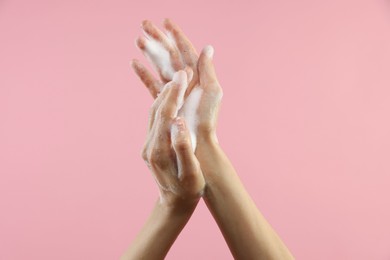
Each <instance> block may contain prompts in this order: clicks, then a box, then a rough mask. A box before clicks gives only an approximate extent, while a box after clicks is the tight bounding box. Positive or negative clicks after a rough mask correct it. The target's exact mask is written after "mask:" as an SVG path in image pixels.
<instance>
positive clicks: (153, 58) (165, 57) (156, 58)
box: [144, 33, 175, 80]
mask: <svg viewBox="0 0 390 260" xmlns="http://www.w3.org/2000/svg"><path fill="white" fill-rule="evenodd" d="M145 34H146V35H147V33H145ZM144 53H145V56H146V58H148V59H149V61H150V62H151V63H152V65H153V66H154V67H155V69H156V70H157V71H160V72H161V74H162V76H163V77H164V78H165V79H167V80H171V79H172V78H173V74H174V73H175V70H174V69H173V67H172V63H171V57H170V54H169V51H168V50H167V49H165V48H164V46H163V45H162V44H161V43H160V42H158V41H156V40H155V39H153V38H152V37H147V38H146V40H145V52H144Z"/></svg>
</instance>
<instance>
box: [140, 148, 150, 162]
mask: <svg viewBox="0 0 390 260" xmlns="http://www.w3.org/2000/svg"><path fill="white" fill-rule="evenodd" d="M141 157H142V159H143V160H144V161H146V162H147V161H149V158H148V150H147V148H146V147H144V148H143V149H142V151H141Z"/></svg>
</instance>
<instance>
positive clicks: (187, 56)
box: [163, 18, 198, 69]
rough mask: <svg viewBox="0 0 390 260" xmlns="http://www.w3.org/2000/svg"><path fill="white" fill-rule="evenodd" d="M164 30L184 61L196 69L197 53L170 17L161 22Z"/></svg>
mask: <svg viewBox="0 0 390 260" xmlns="http://www.w3.org/2000/svg"><path fill="white" fill-rule="evenodd" d="M163 25H164V28H165V30H166V31H167V32H168V36H170V37H172V38H173V40H174V42H175V43H176V46H177V48H178V49H179V51H180V53H181V55H182V57H183V59H184V62H185V63H186V64H187V65H188V66H190V67H191V68H193V69H196V63H197V61H198V53H197V52H196V49H195V48H194V46H193V45H192V43H191V42H190V40H189V39H188V38H187V36H186V35H185V34H184V33H183V31H182V30H181V29H180V28H179V26H177V25H176V24H175V23H173V22H172V21H171V20H170V19H168V18H167V19H164V22H163Z"/></svg>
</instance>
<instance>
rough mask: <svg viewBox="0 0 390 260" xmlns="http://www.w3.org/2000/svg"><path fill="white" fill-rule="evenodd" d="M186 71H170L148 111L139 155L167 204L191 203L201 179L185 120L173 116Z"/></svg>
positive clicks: (198, 193)
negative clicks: (147, 128)
mask: <svg viewBox="0 0 390 260" xmlns="http://www.w3.org/2000/svg"><path fill="white" fill-rule="evenodd" d="M187 80H188V79H187V74H186V73H185V72H184V71H179V72H176V73H174V76H173V80H172V81H170V82H168V83H167V84H165V85H164V86H163V88H162V91H161V93H160V95H159V96H158V97H157V98H156V100H155V101H154V103H153V105H152V108H151V110H150V117H149V130H148V134H147V139H146V143H145V145H144V148H143V152H142V157H143V159H144V160H145V162H146V163H147V165H148V167H149V168H150V170H151V171H152V173H153V176H154V177H155V180H156V182H157V184H158V187H159V190H160V202H161V203H163V204H165V205H168V206H173V207H176V206H179V207H177V208H181V209H185V208H186V206H194V205H196V203H197V202H198V201H199V199H200V197H201V195H202V193H203V189H204V186H205V180H204V178H203V175H202V172H201V170H200V167H199V162H198V161H197V159H196V157H195V155H194V153H193V151H192V147H191V142H190V135H189V132H188V130H187V126H186V122H185V121H184V120H183V119H182V118H180V117H177V114H178V110H179V108H180V107H181V105H182V103H183V98H184V93H185V91H186V89H187V86H188V83H187Z"/></svg>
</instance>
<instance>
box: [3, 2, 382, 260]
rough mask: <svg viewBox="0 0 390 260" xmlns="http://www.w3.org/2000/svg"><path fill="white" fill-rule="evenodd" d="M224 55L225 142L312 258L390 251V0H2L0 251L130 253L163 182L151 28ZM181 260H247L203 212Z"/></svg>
mask: <svg viewBox="0 0 390 260" xmlns="http://www.w3.org/2000/svg"><path fill="white" fill-rule="evenodd" d="M164 17H170V18H172V19H173V20H174V21H176V22H177V23H178V24H179V25H180V26H181V27H182V28H183V30H184V31H185V32H186V33H187V35H188V36H189V37H190V39H191V40H192V41H193V43H194V44H195V46H196V47H197V48H198V50H200V49H201V48H202V47H203V46H204V45H206V44H212V45H214V47H215V50H216V52H215V64H216V66H217V73H218V75H219V78H220V82H221V84H222V87H223V89H224V100H223V105H222V109H221V113H220V120H219V136H220V138H219V139H220V142H221V145H222V146H223V148H224V149H225V151H226V153H227V154H228V155H229V157H230V158H231V160H232V161H233V163H234V165H235V166H236V169H237V170H238V172H239V174H240V176H241V178H242V180H243V182H244V184H245V185H246V187H247V189H248V190H249V192H250V194H251V195H252V196H253V198H254V200H255V202H256V203H257V205H258V206H259V208H260V209H261V211H262V212H263V214H264V215H265V216H266V217H267V219H268V220H269V221H270V223H271V224H272V225H273V226H274V228H275V229H276V230H277V232H278V233H279V234H280V236H281V237H282V238H283V240H284V241H285V242H286V244H287V245H288V246H289V248H290V249H291V251H292V252H293V254H294V255H295V256H296V257H297V259H319V260H321V259H323V260H328V259H354V260H359V259H383V260H384V259H386V260H388V259H390V202H389V198H390V191H389V186H390V135H389V134H390V122H389V112H390V72H389V71H390V70H389V68H390V7H389V5H388V3H386V2H385V1H374V0H367V1H359V0H358V1H357V0H342V1H340V0H333V1H324V0H321V1H320V0H318V1H313V0H301V1H287V0H284V1H281V0H279V1H271V0H269V1H212V2H210V1H206V0H201V1H193V2H188V3H184V2H183V1H179V0H177V1H176V0H168V1H145V0H144V1H129V0H128V1H124V0H120V1H111V0H99V1H96V0H88V1H76V0H72V1H59V0H58V1H52V0H50V1H49V0H34V1H27V0H25V1H18V0H12V1H11V0H2V1H0V259H1V260H19V259H20V260H21V259H36V260H38V259H59V260H61V259H64V260H65V259H67V260H68V259H72V260H79V259H80V260H84V259H95V260H99V259H102V260H103V259H118V258H119V256H120V255H121V254H122V252H123V251H124V250H125V248H126V247H127V246H128V244H129V243H130V241H131V240H132V238H134V236H135V234H136V233H137V232H138V231H139V229H140V228H141V226H142V224H143V222H144V221H145V219H146V217H147V216H148V215H149V212H150V210H151V208H152V206H153V203H154V201H155V199H156V198H157V188H156V185H155V183H154V182H153V179H152V177H151V175H150V174H149V172H148V169H147V167H146V166H145V165H144V162H143V161H142V159H141V157H140V151H141V148H142V145H143V141H144V138H145V134H146V123H147V112H148V109H149V105H150V104H151V102H152V99H151V97H149V94H148V93H147V91H146V90H145V89H144V88H143V86H142V85H141V83H140V82H139V81H138V79H137V78H136V77H135V76H134V74H133V73H132V71H131V70H130V67H129V61H130V59H131V58H133V57H136V58H140V59H142V60H143V61H145V59H144V58H143V57H142V55H141V54H140V53H139V51H138V50H137V49H136V47H135V45H134V40H135V38H136V37H137V36H138V35H141V31H140V23H141V21H142V20H143V19H145V18H148V19H151V20H152V21H153V22H155V23H158V24H161V21H162V19H163V18H164ZM168 259H232V257H231V256H230V253H229V251H228V248H227V246H226V245H225V242H224V241H223V238H222V236H221V235H220V233H219V230H218V228H217V226H216V224H215V223H214V220H213V219H212V217H211V215H210V214H209V212H208V211H207V208H206V207H205V205H204V203H203V202H202V203H200V205H199V207H198V208H197V210H196V212H195V214H194V216H193V218H192V219H191V220H190V222H189V223H188V225H187V226H186V228H185V230H184V231H183V232H182V234H181V235H180V237H179V239H178V240H177V242H176V243H175V245H174V246H173V248H172V250H171V252H170V253H169V256H168Z"/></svg>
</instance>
